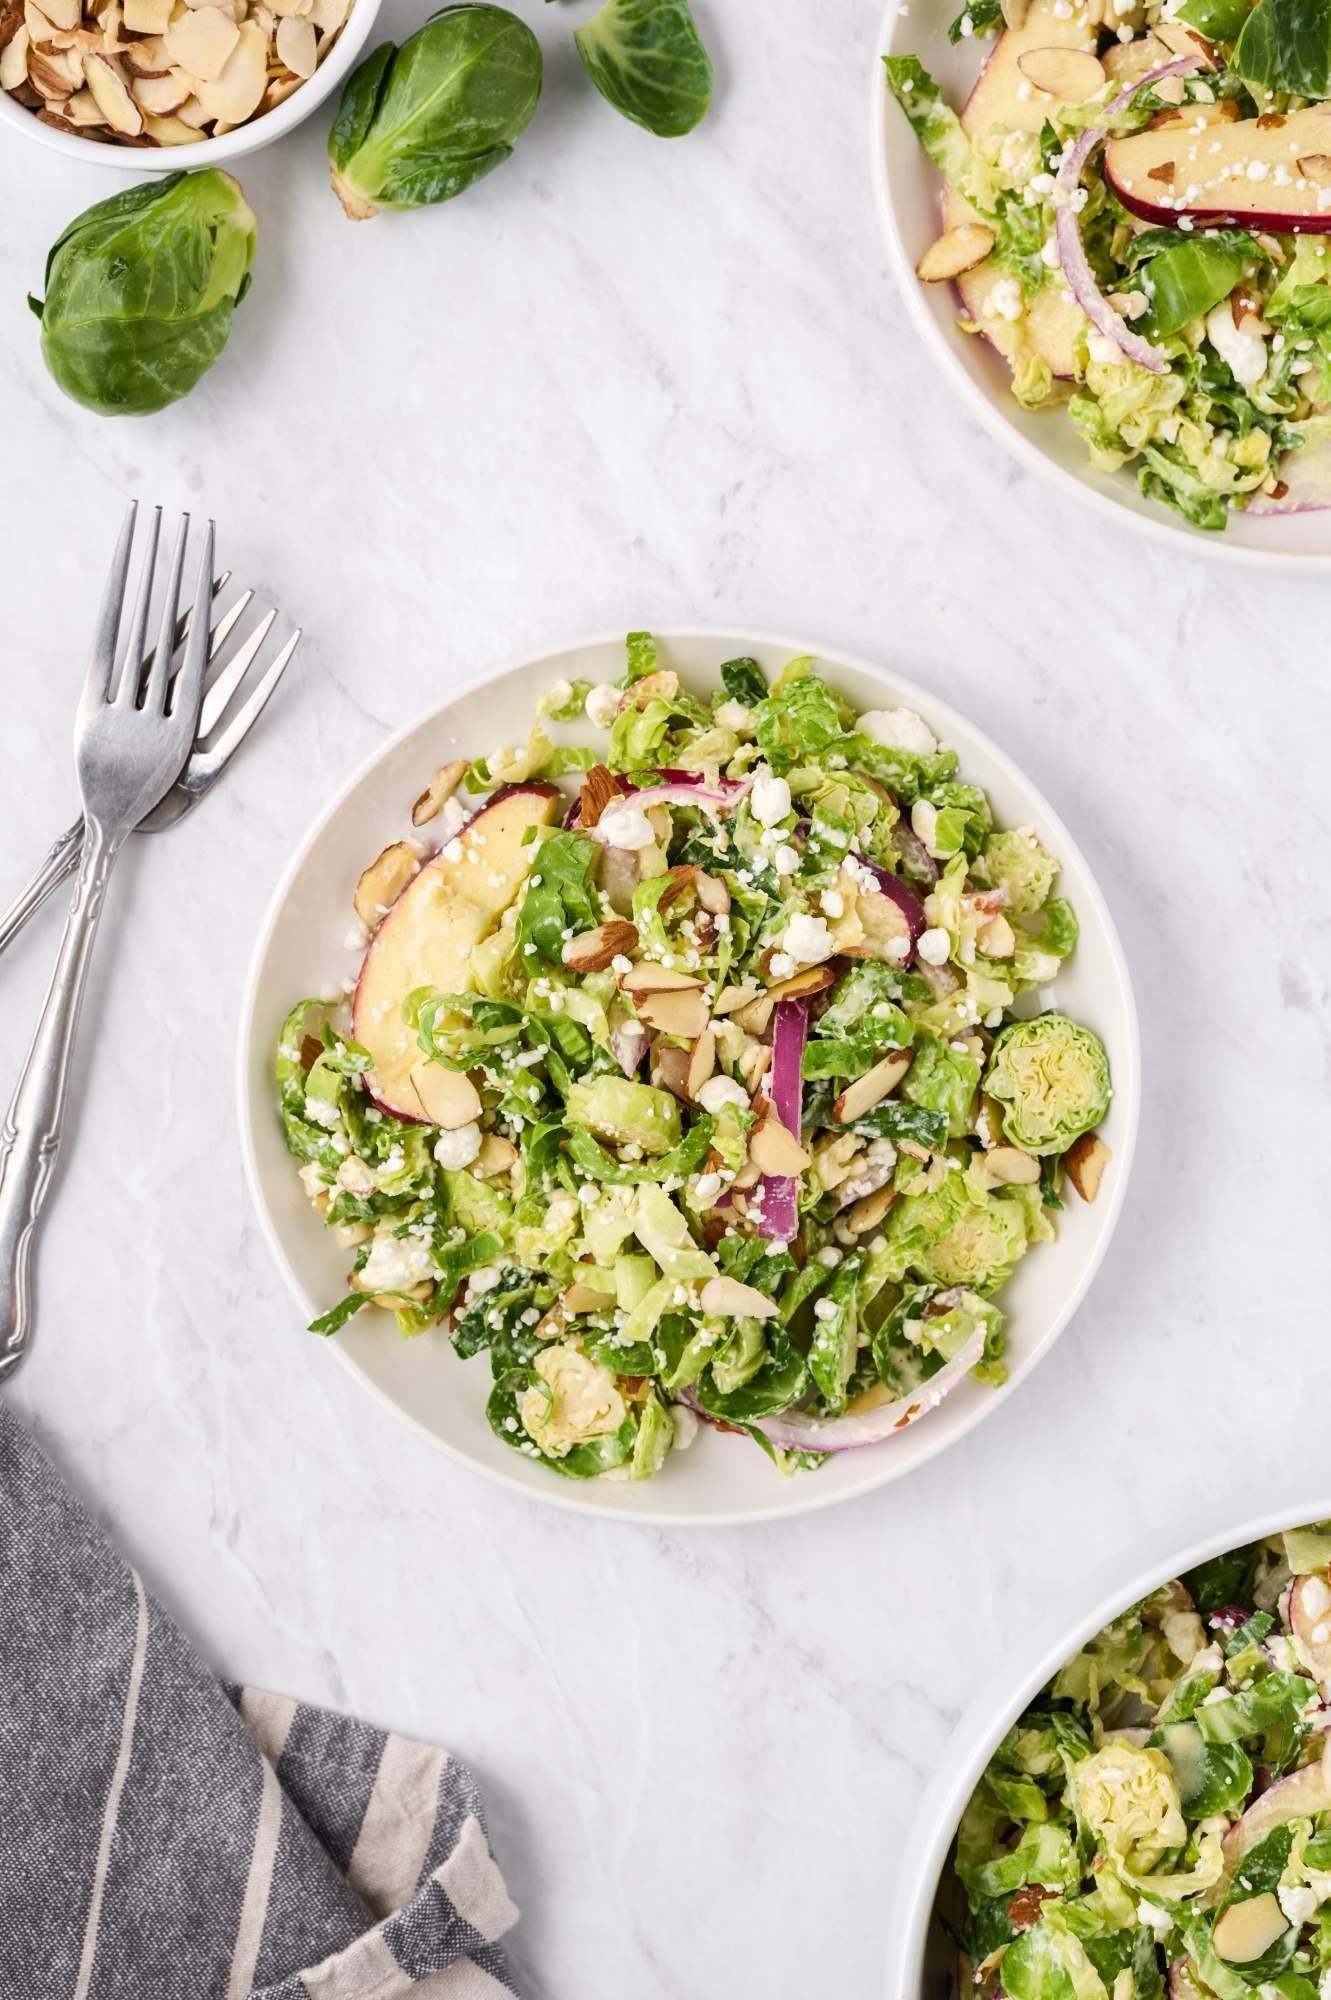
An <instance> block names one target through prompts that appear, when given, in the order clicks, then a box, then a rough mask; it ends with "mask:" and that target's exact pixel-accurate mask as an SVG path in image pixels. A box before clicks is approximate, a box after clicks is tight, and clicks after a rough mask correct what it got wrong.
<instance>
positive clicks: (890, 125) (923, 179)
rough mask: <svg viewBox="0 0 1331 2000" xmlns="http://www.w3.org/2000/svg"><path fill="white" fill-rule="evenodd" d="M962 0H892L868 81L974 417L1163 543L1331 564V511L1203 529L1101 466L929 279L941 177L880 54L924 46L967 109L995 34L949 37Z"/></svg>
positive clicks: (1311, 568) (922, 300)
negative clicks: (1019, 390)
mask: <svg viewBox="0 0 1331 2000" xmlns="http://www.w3.org/2000/svg"><path fill="white" fill-rule="evenodd" d="M960 9H961V0H913V4H912V5H910V6H901V5H900V4H899V0H888V5H887V12H886V14H885V16H884V20H883V29H882V33H881V35H880V36H879V40H878V47H877V49H876V51H875V54H874V61H873V71H872V74H871V77H870V82H869V92H870V110H869V155H870V159H869V164H870V171H871V174H872V176H873V186H874V195H875V199H876V201H877V205H878V212H879V214H880V216H881V218H882V223H883V232H884V235H885V236H886V238H887V250H888V257H889V260H890V262H891V265H892V269H893V272H894V274H895V276H896V279H897V282H898V284H899V285H900V287H901V293H902V296H903V298H904V299H905V301H906V309H907V311H908V312H909V314H910V316H911V318H912V320H913V321H914V323H915V326H916V328H917V329H918V331H919V334H920V337H921V339H922V340H923V341H924V344H925V346H926V347H927V348H928V349H929V352H930V353H931V354H932V355H933V357H934V359H935V360H936V361H937V362H938V364H939V366H940V367H941V368H942V370H943V372H944V374H945V375H946V376H947V378H948V380H949V381H950V382H951V384H952V385H953V387H954V389H955V390H956V391H957V393H958V394H959V395H960V397H961V399H962V401H963V403H964V404H965V405H966V407H967V408H968V409H969V410H970V412H971V414H972V415H973V416H976V417H978V418H979V419H980V421H981V423H982V424H984V426H985V428H986V429H987V430H988V431H990V432H991V433H992V434H993V436H994V437H996V438H997V439H998V440H999V442H1000V443H1001V444H1004V445H1006V447H1007V448H1008V450H1009V451H1010V452H1012V453H1013V455H1014V456H1015V457H1016V458H1017V459H1019V460H1020V462H1021V463H1022V464H1023V465H1024V466H1026V467H1027V469H1028V470H1030V471H1032V472H1038V473H1039V474H1041V475H1042V476H1043V477H1044V478H1045V479H1048V480H1050V481H1051V482H1052V483H1053V484H1054V486H1055V487H1057V488H1059V489H1061V490H1062V491H1063V492H1064V493H1072V494H1075V495H1076V496H1077V498H1078V499H1080V500H1082V501H1084V502H1086V503H1087V504H1088V505H1089V506H1091V507H1093V508H1095V510H1096V511H1097V513H1099V514H1100V515H1101V516H1102V517H1103V518H1104V519H1106V520H1112V521H1120V522H1122V521H1127V522H1131V523H1132V525H1133V526H1134V527H1136V528H1138V529H1140V530H1141V532H1142V533H1144V534H1146V535H1149V536H1150V538H1151V540H1152V541H1154V542H1157V543H1159V544H1160V545H1161V546H1162V547H1166V548H1170V549H1172V550H1173V551H1174V552H1175V554H1177V553H1179V552H1180V551H1181V550H1182V551H1185V552H1186V553H1188V554H1191V555H1209V556H1215V557H1218V558H1219V559H1220V560H1222V561H1225V562H1233V563H1239V564H1247V565H1249V566H1252V565H1258V566H1260V567H1264V568H1270V567H1272V566H1275V567H1281V566H1283V567H1286V568H1289V569H1292V570H1297V571H1300V572H1303V573H1305V574H1307V573H1309V572H1317V571H1320V570H1323V569H1327V568H1331V511H1327V512H1325V513H1315V514H1287V515H1283V516H1280V517H1277V518H1267V519H1261V518H1257V519H1253V518H1252V517H1251V516H1249V515H1247V514H1233V515H1231V517H1230V520H1229V524H1228V526H1227V527H1226V528H1225V530H1224V532H1223V533H1222V534H1215V533H1213V532H1210V531H1209V530H1207V529H1203V528H1194V527H1192V526H1191V525H1190V523H1188V522H1187V521H1185V520H1184V519H1183V516H1182V515H1181V514H1176V513H1174V512H1173V510H1172V509H1171V508H1168V507H1165V506H1162V505H1161V504H1160V503H1159V502H1158V501H1152V500H1146V499H1144V498H1143V497H1142V495H1141V494H1140V493H1139V492H1138V490H1137V482H1136V479H1135V477H1134V475H1133V474H1132V472H1130V471H1129V470H1127V469H1124V470H1123V471H1121V472H1115V473H1108V474H1107V473H1103V472H1096V471H1095V470H1094V468H1093V467H1092V465H1091V463H1090V460H1089V457H1088V455H1087V451H1086V446H1085V444H1084V443H1083V441H1082V439H1081V437H1080V436H1079V434H1078V433H1077V432H1076V431H1075V430H1074V429H1073V427H1072V425H1071V423H1070V422H1069V421H1068V418H1067V416H1066V415H1065V414H1064V412H1063V411H1061V410H1044V411H1040V410H1023V409H1022V408H1021V406H1020V404H1019V403H1018V402H1017V401H1016V400H1015V398H1014V397H1013V395H1012V392H1011V389H1010V387H1009V381H1010V377H1009V373H1008V368H1007V364H1006V362H1004V361H1003V360H1002V358H1001V356H999V355H998V354H996V353H995V352H994V350H993V349H992V348H991V347H990V346H989V344H988V342H987V341H985V340H982V339H980V338H979V337H978V336H976V335H974V334H965V333H962V332H960V331H959V329H958V327H957V323H956V322H957V314H958V311H959V310H960V304H959V301H958V299H957V295H956V292H955V290H954V289H953V287H952V286H951V285H946V284H936V285H924V284H921V282H920V280H919V279H918V278H917V277H916V275H915V266H916V264H917V263H918V261H919V259H920V257H921V255H922V254H923V252H924V251H925V250H926V249H927V248H928V246H929V244H930V243H932V242H933V240H934V238H935V237H936V236H937V235H938V232H939V228H940V226H941V225H940V221H939V216H940V192H941V186H942V183H941V180H940V177H939V174H938V170H937V168H936V167H935V166H934V165H933V163H932V161H931V160H929V159H928V158H927V157H926V155H925V152H924V149H923V148H922V146H921V145H920V143H919V141H918V140H917V139H916V137H915V134H914V133H913V132H912V131H911V129H910V126H909V125H908V124H907V122H906V120H905V118H904V116H903V115H902V113H901V110H900V109H899V107H898V105H897V104H896V101H895V100H894V98H893V97H892V95H891V93H890V91H889V90H888V88H887V83H886V79H885V76H884V72H883V63H882V58H883V57H884V56H885V55H917V56H918V57H919V58H920V60H921V62H922V63H923V64H924V66H925V68H926V69H927V70H929V71H930V72H931V73H932V74H933V75H934V76H935V77H936V78H937V80H938V82H939V83H940V84H941V85H942V87H943V90H944V92H945V93H946V95H947V96H948V98H949V100H950V101H951V102H952V103H953V104H954V105H956V106H957V107H958V108H960V107H961V105H962V104H964V102H965V100H966V97H967V96H968V94H969V92H970V88H971V86H972V84H973V83H974V81H975V79H976V77H977V76H978V75H979V72H980V69H981V66H982V64H983V61H984V57H985V55H986V53H987V52H988V50H989V49H990V48H992V46H993V43H992V41H983V42H978V43H977V42H976V41H974V40H971V41H963V42H959V43H958V44H957V45H956V46H955V47H954V46H953V45H952V44H951V43H950V42H949V41H948V38H947V29H948V24H949V22H951V21H952V20H954V19H955V18H956V15H957V14H958V13H959V12H960Z"/></svg>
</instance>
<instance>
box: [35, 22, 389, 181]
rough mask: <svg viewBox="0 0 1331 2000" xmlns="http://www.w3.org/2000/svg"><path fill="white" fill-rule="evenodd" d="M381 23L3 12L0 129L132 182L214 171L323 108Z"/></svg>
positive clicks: (277, 136) (279, 135)
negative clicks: (139, 177) (126, 173)
mask: <svg viewBox="0 0 1331 2000" xmlns="http://www.w3.org/2000/svg"><path fill="white" fill-rule="evenodd" d="M378 11H379V0H41V4H40V5H39V4H38V0H0V127H10V128H13V129H14V130H17V131H21V132H26V133H27V134H28V136H29V137H30V138H34V139H38V140H40V141H41V142H42V144H43V145H47V146H51V147H54V148H55V149H56V150H57V151H58V152H62V153H65V154H66V155H68V156H70V157H78V158H83V159H92V158H98V159H101V160H103V161H105V163H106V164H107V165H108V166H113V167H120V168H126V169H130V170H133V171H137V172H142V171H143V170H144V169H145V168H146V169H147V170H148V171H150V172H151V171H154V170H156V171H162V172H165V171H167V170H168V169H169V170H171V171H175V170H177V169H180V168H187V167H197V166H220V165H221V164H222V163H223V162H224V161H226V160H229V159H236V158H238V157H239V156H240V155H241V154H243V153H249V152H253V151H254V150H255V149H256V148H257V147H259V146H264V145H267V144H268V143H269V142H270V141H271V140H273V139H279V138H281V137H282V135H283V134H284V133H286V132H289V131H290V130H291V129H292V127H293V126H295V125H298V124H299V123H300V121H301V119H302V118H305V117H306V116H307V115H308V114H309V113H310V112H311V111H313V110H314V108H315V106H316V105H318V104H321V103H322V102H323V101H324V99H325V98H326V97H328V96H329V94H330V93H331V92H332V91H334V90H335V89H336V88H337V87H338V86H339V85H340V84H341V82H342V81H343V79H344V78H345V77H346V76H347V74H348V72H349V71H350V70H351V68H352V67H353V65H354V64H355V63H356V61H357V60H358V58H359V57H360V54H361V52H362V50H363V48H364V46H365V43H366V40H367V39H368V37H369V33H370V30H371V28H372V27H373V25H374V21H375V17H376V15H377V14H378ZM155 153H156V154H160V155H161V158H160V159H150V158H149V157H148V156H149V155H150V154H155Z"/></svg>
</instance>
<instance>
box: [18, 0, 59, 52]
mask: <svg viewBox="0 0 1331 2000" xmlns="http://www.w3.org/2000/svg"><path fill="white" fill-rule="evenodd" d="M23 25H24V27H25V28H26V29H27V31H28V40H29V42H30V43H31V44H33V45H34V46H38V45H40V44H42V43H48V44H49V42H50V40H51V37H52V35H54V34H56V33H57V32H58V31H57V29H56V27H55V24H54V22H52V21H48V20H47V18H46V16H45V14H43V12H42V10H41V8H40V7H34V5H33V0H23Z"/></svg>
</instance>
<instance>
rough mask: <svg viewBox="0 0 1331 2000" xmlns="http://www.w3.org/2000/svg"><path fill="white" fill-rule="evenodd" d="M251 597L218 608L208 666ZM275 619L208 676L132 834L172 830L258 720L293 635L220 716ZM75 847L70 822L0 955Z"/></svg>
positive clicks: (180, 632) (15, 908)
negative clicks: (168, 777) (160, 788)
mask: <svg viewBox="0 0 1331 2000" xmlns="http://www.w3.org/2000/svg"><path fill="white" fill-rule="evenodd" d="M228 579H229V572H227V573H226V574H224V575H223V576H222V577H220V578H219V579H218V581H217V583H216V585H215V586H214V588H213V592H212V595H213V596H214V597H216V596H218V595H219V594H220V592H221V591H222V590H224V589H225V587H226V584H227V582H228ZM253 597H254V592H253V591H252V590H247V591H244V592H243V593H242V594H241V596H240V597H239V598H238V599H237V601H236V603H235V604H233V605H232V606H231V607H230V609H229V610H227V611H225V612H224V613H223V614H222V616H221V617H220V618H219V619H218V621H217V623H216V625H214V626H213V628H212V631H211V633H210V635H209V644H208V659H209V663H210V664H211V663H212V662H213V661H214V660H216V659H218V658H219V657H220V655H221V654H222V652H223V651H224V649H225V647H226V644H227V641H228V640H229V639H230V637H231V635H232V633H233V632H234V631H235V629H236V626H237V624H238V623H239V621H240V619H241V617H242V616H243V615H244V613H245V611H246V610H247V609H248V607H249V605H250V603H251V601H252V600H253ZM276 617H277V613H276V611H270V612H268V613H267V614H266V616H265V617H263V618H262V619H261V620H260V621H259V624H258V625H257V626H256V627H255V629H254V631H253V632H252V633H251V634H250V635H249V637H248V638H246V639H245V641H244V642H243V644H242V645H240V646H239V647H238V648H237V650H236V652H235V654H234V655H233V657H232V658H231V659H229V660H228V661H227V662H226V664H225V666H223V667H222V668H221V670H220V672H218V673H217V674H216V675H215V677H214V679H213V681H212V683H211V685H210V686H209V687H208V690H207V692H206V693H205V695H204V698H203V707H202V709H201V711H200V714H199V732H198V740H197V741H196V743H195V745H194V749H193V751H192V752H191V753H190V756H189V758H188V761H187V762H186V764H185V766H184V769H183V770H182V771H181V772H180V774H179V776H178V777H177V778H176V781H175V783H174V784H173V785H172V786H171V788H170V790H169V791H168V792H166V793H165V794H164V796H163V797H162V798H160V799H159V800H158V801H157V803H156V805H155V806H153V807H152V808H151V809H150V811H148V812H147V813H146V814H145V815H144V817H143V818H142V819H141V820H140V821H139V824H138V829H137V830H138V832H140V833H160V832H161V831H162V829H163V828H164V827H168V826H174V825H175V823H176V821H177V820H179V819H182V818H183V817H184V815H185V814H186V813H187V812H189V810H190V809H191V807H192V806H196V805H197V804H198V802H199V800H200V799H201V798H202V797H203V796H204V793H205V792H207V790H208V789H209V787H210V786H211V785H212V784H213V783H214V782H215V780H216V779H218V778H219V777H220V776H221V774H222V772H223V771H224V770H225V768H226V766H227V764H228V763H229V762H230V761H231V758H232V756H233V755H234V754H235V752H236V751H237V750H238V749H239V747H240V745H241V743H242V742H243V740H244V738H245V737H246V736H247V735H248V734H249V732H250V730H251V729H252V728H253V727H254V724H255V723H256V722H257V721H258V719H259V717H260V715H261V714H262V713H263V710H264V708H265V707H266V706H267V703H268V699H269V696H270V695H271V694H272V692H273V690H274V688H275V687H276V686H277V683H278V682H279V681H280V680H281V678H282V675H283V674H284V673H285V672H286V669H287V667H288V666H289V665H290V664H291V658H292V655H293V654H294V652H295V650H296V647H297V646H298V645H299V644H300V636H301V635H300V632H299V630H297V631H296V632H294V633H293V634H292V636H291V637H290V638H289V639H288V640H287V642H286V644H285V645H284V646H283V647H282V650H281V651H280V652H279V653H278V655H277V657H276V659H275V660H274V661H273V663H272V665H271V666H270V667H266V668H265V669H264V671H263V674H262V676H261V677H260V679H259V680H258V681H257V683H256V684H255V686H254V687H253V688H252V689H251V690H250V692H249V693H248V694H247V695H246V697H245V700H244V701H243V702H242V704H241V705H240V707H239V708H237V709H236V711H235V713H234V714H232V715H228V713H227V711H228V709H229V707H230V704H231V701H232V699H233V697H234V696H235V694H236V693H237V691H238V690H239V689H240V687H241V685H242V683H243V682H244V679H245V676H246V675H247V674H248V672H249V670H250V668H251V667H252V666H253V665H254V662H255V661H256V660H257V659H258V657H259V654H260V651H261V649H262V647H263V645H264V642H265V640H266V639H267V637H268V634H269V632H270V631H271V630H272V628H273V623H274V621H275V619H276ZM189 626H190V616H189V614H188V613H186V615H185V617H184V618H182V619H180V620H179V621H178V623H177V625H176V628H175V631H174V633H173V635H172V636H173V639H174V642H175V645H176V646H179V645H180V644H181V643H182V642H183V641H184V640H185V638H186V635H187V634H188V631H189ZM224 721H225V723H226V727H225V729H224V730H223V731H222V733H221V735H219V736H216V737H215V740H213V739H214V733H215V732H216V731H217V729H218V728H219V726H220V725H221V724H222V723H223V722H224ZM82 845H83V821H82V819H77V820H75V822H74V824H73V825H72V826H70V827H67V828H66V829H65V831H64V833H62V834H61V836H60V838H59V840H57V841H56V842H55V844H54V846H53V847H52V848H51V850H50V852H49V853H48V854H47V856H46V859H45V860H44V861H43V862H42V865H41V867H40V868H39V869H38V870H37V873H36V874H35V875H34V876H33V878H32V880H31V882H29V884H28V886H27V888H26V889H24V890H23V891H22V892H21V894H19V895H18V896H16V897H15V899H14V901H13V902H12V903H11V904H10V906H9V908H8V909H7V910H6V911H5V912H4V914H3V915H0V952H3V951H4V950H5V949H6V947H7V946H8V945H10V944H12V943H13V941H14V939H15V938H16V937H17V936H18V934H19V932H20V931H21V930H22V929H23V927H24V925H25V924H26V923H27V922H28V920H29V919H30V918H31V917H33V916H35V915H36V913H37V911H38V910H39V909H40V908H41V906H42V904H43V903H44V902H45V901H46V899H47V898H48V896H50V895H52V894H53V892H54V891H55V890H56V889H58V888H59V886H60V884H61V883H62V882H63V881H64V880H65V878H66V877H67V876H69V875H72V874H73V872H74V870H75V868H76V867H77V866H78V860H79V852H80V849H81V848H82Z"/></svg>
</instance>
